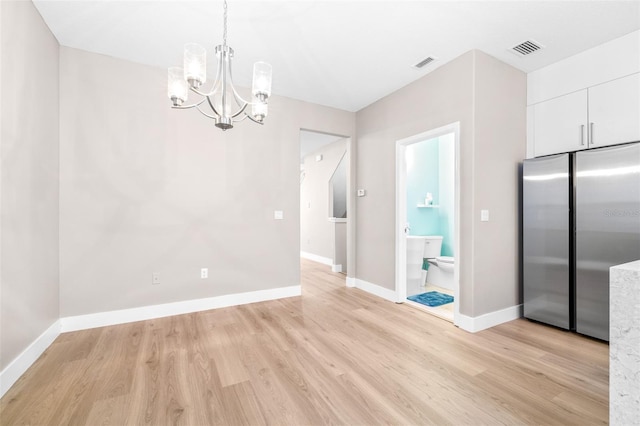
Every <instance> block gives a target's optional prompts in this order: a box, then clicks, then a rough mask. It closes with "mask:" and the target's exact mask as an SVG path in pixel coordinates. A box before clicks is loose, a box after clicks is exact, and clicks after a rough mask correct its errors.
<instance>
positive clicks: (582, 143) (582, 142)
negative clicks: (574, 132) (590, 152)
mask: <svg viewBox="0 0 640 426" xmlns="http://www.w3.org/2000/svg"><path fill="white" fill-rule="evenodd" d="M580 145H584V124H581V125H580Z"/></svg>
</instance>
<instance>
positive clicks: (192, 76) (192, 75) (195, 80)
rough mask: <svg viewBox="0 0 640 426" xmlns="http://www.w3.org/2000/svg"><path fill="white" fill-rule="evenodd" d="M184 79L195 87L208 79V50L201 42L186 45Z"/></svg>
mask: <svg viewBox="0 0 640 426" xmlns="http://www.w3.org/2000/svg"><path fill="white" fill-rule="evenodd" d="M184 79H185V80H186V81H187V82H188V83H189V86H191V87H192V88H194V89H197V88H198V87H200V86H201V85H203V84H204V82H205V81H207V51H206V50H205V48H204V47H202V46H200V45H199V44H196V43H187V44H185V45H184Z"/></svg>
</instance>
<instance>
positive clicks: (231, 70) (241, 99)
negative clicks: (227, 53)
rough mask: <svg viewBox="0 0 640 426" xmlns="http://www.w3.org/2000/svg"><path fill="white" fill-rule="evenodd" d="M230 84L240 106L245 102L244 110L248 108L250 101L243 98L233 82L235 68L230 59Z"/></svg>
mask: <svg viewBox="0 0 640 426" xmlns="http://www.w3.org/2000/svg"><path fill="white" fill-rule="evenodd" d="M229 84H230V85H231V90H232V91H233V97H234V98H235V100H236V103H237V104H238V106H240V105H241V104H244V105H245V106H244V107H243V110H244V108H246V104H248V103H249V102H247V101H245V100H244V99H243V98H242V96H240V94H239V93H238V92H237V91H236V86H235V85H234V84H233V69H232V62H231V61H229ZM234 117H235V115H234Z"/></svg>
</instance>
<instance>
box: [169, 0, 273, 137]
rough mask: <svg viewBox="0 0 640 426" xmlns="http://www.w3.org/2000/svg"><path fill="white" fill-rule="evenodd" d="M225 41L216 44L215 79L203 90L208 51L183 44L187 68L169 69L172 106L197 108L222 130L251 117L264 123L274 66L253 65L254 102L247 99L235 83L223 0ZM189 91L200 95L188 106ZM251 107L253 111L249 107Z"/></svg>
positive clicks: (196, 45)
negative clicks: (206, 89)
mask: <svg viewBox="0 0 640 426" xmlns="http://www.w3.org/2000/svg"><path fill="white" fill-rule="evenodd" d="M222 40H223V41H222V44H221V45H218V46H216V47H215V50H214V52H215V55H216V58H217V59H218V67H217V73H216V79H215V81H214V83H213V86H211V90H210V91H208V92H207V91H203V90H202V88H201V87H202V85H203V84H204V83H205V82H206V80H207V51H206V50H205V48H204V47H202V46H200V45H199V44H195V43H187V44H185V46H184V68H179V67H171V68H169V84H168V94H169V99H171V102H172V104H173V105H172V108H176V109H189V108H196V109H197V110H198V111H200V112H201V113H202V114H203V115H205V116H206V117H209V118H211V119H213V120H214V121H215V125H216V127H218V128H220V129H222V130H228V129H231V128H233V124H234V123H237V122H239V121H242V120H244V119H245V118H248V119H249V120H251V121H253V122H255V123H258V124H263V123H264V119H265V117H266V116H267V112H268V104H267V99H268V98H269V96H271V65H269V64H268V63H266V62H256V63H255V64H253V84H252V87H251V102H249V101H245V100H244V99H242V97H241V96H240V95H239V94H238V92H237V91H236V89H235V87H234V86H233V76H232V74H231V60H232V59H233V49H232V48H231V47H229V46H227V1H226V0H225V1H224V27H223V38H222ZM189 91H191V92H193V93H195V94H196V95H198V96H199V100H198V101H196V102H195V103H193V104H190V105H185V104H184V103H185V101H186V100H187V95H188V93H189ZM249 107H251V108H250V111H248V109H249Z"/></svg>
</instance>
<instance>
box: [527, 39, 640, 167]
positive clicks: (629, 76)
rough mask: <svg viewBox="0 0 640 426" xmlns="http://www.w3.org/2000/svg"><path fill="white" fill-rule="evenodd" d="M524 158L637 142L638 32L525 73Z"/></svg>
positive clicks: (639, 124)
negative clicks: (525, 152)
mask: <svg viewBox="0 0 640 426" xmlns="http://www.w3.org/2000/svg"><path fill="white" fill-rule="evenodd" d="M527 105H528V106H527V158H531V157H533V156H535V157H539V156H541V155H549V154H556V153H561V152H571V151H579V150H582V149H589V148H598V147H601V146H608V145H615V144H620V143H626V142H635V141H640V30H637V31H634V32H632V33H629V34H627V35H624V36H622V37H619V38H617V39H614V40H611V41H609V42H606V43H603V44H601V45H599V46H595V47H593V48H591V49H588V50H585V51H583V52H580V53H578V54H576V55H574V56H571V57H569V58H566V59H563V60H562V61H559V62H556V63H554V64H551V65H548V66H546V67H544V68H541V69H539V70H536V71H533V72H530V73H529V74H527Z"/></svg>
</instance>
